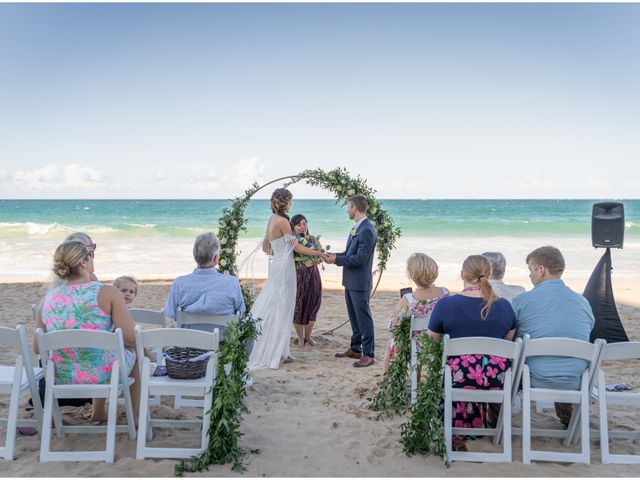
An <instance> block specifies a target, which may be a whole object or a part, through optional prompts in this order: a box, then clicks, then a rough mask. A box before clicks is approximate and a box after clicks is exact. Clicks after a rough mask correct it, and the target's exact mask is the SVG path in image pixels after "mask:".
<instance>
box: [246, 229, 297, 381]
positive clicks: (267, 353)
mask: <svg viewBox="0 0 640 480" xmlns="http://www.w3.org/2000/svg"><path fill="white" fill-rule="evenodd" d="M270 243H271V250H272V251H273V257H272V258H271V262H270V264H269V278H268V279H267V283H266V284H265V285H264V287H263V289H262V290H261V291H260V294H259V295H258V298H256V301H255V302H254V304H253V307H252V308H251V314H252V315H253V318H261V319H262V322H260V328H261V334H260V336H259V337H258V339H257V340H256V343H255V345H254V346H253V350H252V351H251V355H250V356H249V364H248V368H249V370H250V371H253V370H262V369H265V368H278V367H279V366H280V360H281V359H282V358H286V357H288V356H290V354H291V351H290V349H289V340H290V338H291V328H292V325H293V312H294V309H295V303H296V267H295V264H294V261H293V246H294V245H295V243H296V238H295V236H294V235H292V234H286V235H285V236H283V237H280V238H276V239H274V240H271V242H270Z"/></svg>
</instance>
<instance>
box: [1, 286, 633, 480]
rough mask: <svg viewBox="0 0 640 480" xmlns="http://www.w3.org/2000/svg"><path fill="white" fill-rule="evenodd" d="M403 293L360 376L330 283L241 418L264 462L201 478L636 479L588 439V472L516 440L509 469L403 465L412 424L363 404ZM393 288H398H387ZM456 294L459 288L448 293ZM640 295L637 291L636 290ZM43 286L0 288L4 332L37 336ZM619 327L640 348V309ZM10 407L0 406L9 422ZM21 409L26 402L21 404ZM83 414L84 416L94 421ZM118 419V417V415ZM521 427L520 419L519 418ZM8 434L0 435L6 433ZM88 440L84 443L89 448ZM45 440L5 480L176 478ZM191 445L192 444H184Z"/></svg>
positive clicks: (156, 300)
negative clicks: (82, 456) (525, 460)
mask: <svg viewBox="0 0 640 480" xmlns="http://www.w3.org/2000/svg"><path fill="white" fill-rule="evenodd" d="M400 285H403V286H405V285H407V282H406V281H402V282H401V283H398V284H397V285H391V286H390V282H387V283H386V285H385V288H387V289H386V290H381V291H378V292H377V293H376V295H375V296H374V298H373V300H372V303H371V306H372V312H373V316H374V320H375V334H376V356H377V362H376V364H375V365H374V366H373V367H370V368H365V369H356V368H353V367H352V366H351V363H352V361H351V360H348V359H339V358H334V356H333V354H334V353H335V352H336V351H341V350H344V349H345V348H346V347H347V346H348V339H349V337H350V328H349V326H348V324H347V325H345V326H343V327H341V328H339V329H337V330H336V331H335V333H334V334H332V335H323V334H322V333H323V332H326V331H327V330H330V329H332V328H334V327H337V326H338V325H340V324H341V323H342V322H344V321H345V320H346V308H345V304H344V300H343V291H342V289H341V288H340V287H339V285H338V282H337V281H336V280H335V279H333V280H332V279H327V280H326V281H325V290H324V294H323V304H322V308H321V310H320V314H319V317H318V321H317V322H316V331H315V335H314V338H315V339H316V341H317V345H316V346H314V347H310V346H308V345H307V346H305V348H304V349H300V348H298V347H297V346H295V343H294V341H293V339H292V342H291V345H292V347H291V349H292V353H293V355H294V356H295V357H296V358H297V361H295V362H294V363H291V364H286V365H283V366H282V367H281V368H280V369H279V370H265V371H261V372H256V373H255V374H254V375H253V376H254V386H253V387H251V388H249V389H248V397H247V399H246V406H247V408H248V410H249V412H248V413H246V414H245V416H244V420H243V423H242V427H241V430H242V432H243V433H244V436H243V437H242V438H241V442H240V444H241V446H242V447H243V448H245V449H247V450H252V449H259V450H260V453H258V454H248V455H247V457H246V458H245V465H246V468H247V471H246V472H245V473H244V474H239V473H236V472H233V471H232V470H231V465H212V466H211V467H210V468H209V470H208V471H205V472H204V473H203V474H201V475H202V476H243V477H261V476H268V477H306V476H311V477H387V476H393V477H396V476H400V477H402V476H407V477H410V476H417V477H429V476H465V477H478V476H548V477H555V476H598V477H600V476H636V475H637V472H638V468H637V466H633V465H614V466H612V465H608V466H605V465H602V464H600V449H599V446H598V443H599V441H598V440H597V439H596V438H595V436H594V435H593V434H592V440H591V462H592V464H591V465H580V464H563V463H555V462H539V463H534V464H532V465H524V464H522V463H521V459H522V449H521V446H522V443H521V440H520V438H519V437H517V436H514V441H513V452H514V453H513V458H514V461H513V463H511V464H506V463H499V464H490V463H485V464H477V463H465V462H456V463H454V464H453V465H452V466H451V467H450V468H448V469H447V468H445V466H444V464H443V462H442V460H441V459H440V458H435V457H423V456H420V455H418V456H413V457H407V456H406V455H405V454H404V453H403V451H402V445H401V444H400V443H399V439H400V425H401V424H402V423H404V422H405V421H406V419H407V418H406V417H395V418H392V419H385V420H382V421H375V420H371V419H370V418H369V417H370V416H371V415H372V412H371V411H369V410H368V409H367V406H366V405H367V397H370V396H372V395H373V394H374V392H375V387H376V383H377V382H378V381H379V380H380V379H381V378H382V356H383V353H384V347H385V344H386V342H387V339H388V331H387V328H386V323H387V316H388V313H389V312H390V311H391V310H392V309H393V307H394V305H395V304H396V302H397V299H398V293H397V291H398V290H397V287H399V286H400ZM169 286H170V282H166V281H162V282H152V283H144V284H142V285H141V287H140V292H139V295H138V297H137V298H136V300H135V302H134V306H136V307H147V308H155V309H159V308H161V307H162V306H163V304H164V301H165V299H166V295H167V292H168V290H169ZM391 287H393V288H391ZM451 287H454V285H451ZM629 288H631V289H632V290H633V291H635V292H638V291H639V290H638V285H634V286H630V287H629ZM45 289H46V286H45V285H43V284H41V283H23V284H17V283H13V284H0V324H3V325H16V324H18V323H23V324H24V325H26V329H27V332H28V334H29V335H31V334H32V332H33V319H32V315H31V304H32V303H35V302H37V301H39V299H40V298H41V296H42V294H43V293H44V291H45ZM618 309H619V311H620V314H621V317H622V322H623V324H624V326H625V328H626V330H627V333H628V335H629V337H630V338H631V339H632V340H637V339H639V338H640V309H638V308H636V307H633V306H628V305H625V304H620V303H619V304H618ZM14 355H15V352H13V351H6V350H3V351H0V364H6V363H9V362H12V361H13V358H14ZM606 369H607V374H608V375H609V377H608V378H607V382H610V383H613V382H627V383H630V384H632V385H634V384H636V383H637V378H639V374H640V365H638V363H637V362H627V363H626V364H621V363H620V362H616V363H615V364H612V365H607V366H606ZM7 403H8V402H7V401H6V400H3V401H2V402H1V403H0V409H2V411H3V413H5V414H6V409H7ZM23 403H24V399H23ZM155 408H157V409H160V410H161V412H160V413H159V416H165V417H167V418H176V417H177V416H184V415H186V416H193V415H196V410H190V409H184V410H181V411H180V412H175V411H173V410H172V409H171V408H170V403H169V399H168V398H165V399H163V405H162V406H161V407H155ZM86 410H87V409H85V411H84V413H88V412H87V411H86ZM611 410H612V415H610V422H611V424H612V426H615V427H622V426H625V427H631V428H635V429H638V428H640V420H639V419H640V416H639V415H638V413H637V410H634V409H627V408H620V407H614V408H612V409H611ZM120 414H121V415H122V412H121V413H120ZM534 419H535V420H534V421H535V423H536V425H548V426H554V427H559V425H560V424H559V422H558V421H557V420H556V419H555V415H554V414H553V412H552V411H551V410H548V411H545V412H544V413H542V414H537V415H534ZM514 423H515V424H517V425H519V424H520V419H519V418H518V416H515V417H514ZM590 423H591V427H592V428H597V424H598V417H597V408H596V407H595V406H594V405H593V404H592V407H591V418H590ZM0 432H1V433H2V434H4V432H3V431H0ZM74 437H75V436H68V437H65V439H63V440H57V439H55V438H54V445H55V444H58V445H66V446H73V448H78V447H79V446H81V445H82V448H87V449H88V448H103V443H102V442H103V439H104V437H103V436H95V437H93V436H80V437H79V438H74ZM194 438H196V435H195V434H194V433H193V432H189V431H187V430H174V431H169V430H162V429H160V430H156V439H157V441H159V442H163V444H164V445H181V446H187V445H193V442H194ZM87 439H88V440H87ZM39 442H40V438H39V437H38V436H35V437H25V436H20V435H19V436H18V438H17V440H16V456H17V459H16V460H15V461H12V462H9V461H6V460H0V476H7V477H12V476H29V477H40V476H47V477H59V476H64V477H76V476H81V477H85V476H86V477H89V476H90V477H94V476H108V477H117V476H144V477H169V476H173V472H174V465H175V464H176V461H175V460H144V461H139V460H136V459H135V443H134V442H131V441H130V440H129V438H128V436H127V435H125V434H119V435H118V438H117V441H116V462H115V464H112V465H109V464H105V463H98V462H53V463H47V464H41V463H39V462H38V452H39V446H40V443H39ZM187 442H191V443H187ZM533 445H534V447H537V448H545V449H552V450H560V449H562V450H565V447H563V446H562V444H561V443H560V441H558V440H552V439H534V441H533ZM469 446H470V449H473V450H475V449H478V450H485V451H489V450H492V449H493V448H494V447H493V445H492V444H491V443H490V441H489V439H481V440H476V441H471V442H469ZM612 451H613V452H616V451H617V452H629V453H635V454H640V446H638V445H635V444H633V443H631V442H629V441H627V440H616V441H615V446H614V447H613V448H612Z"/></svg>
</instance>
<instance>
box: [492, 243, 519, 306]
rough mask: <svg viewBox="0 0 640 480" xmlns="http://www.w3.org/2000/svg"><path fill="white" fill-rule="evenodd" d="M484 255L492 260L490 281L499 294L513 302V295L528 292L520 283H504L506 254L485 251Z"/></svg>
mask: <svg viewBox="0 0 640 480" xmlns="http://www.w3.org/2000/svg"><path fill="white" fill-rule="evenodd" d="M482 256H483V257H486V258H487V259H488V260H489V262H491V277H489V283H491V288H493V291H494V292H495V294H496V295H497V296H499V297H500V298H504V299H505V300H507V301H509V302H511V300H513V297H515V296H516V295H520V294H521V293H524V292H526V290H525V288H524V287H521V286H520V285H507V284H506V283H504V281H503V278H504V271H505V269H506V268H507V259H506V258H504V255H502V254H501V253H500V252H484V253H483V254H482Z"/></svg>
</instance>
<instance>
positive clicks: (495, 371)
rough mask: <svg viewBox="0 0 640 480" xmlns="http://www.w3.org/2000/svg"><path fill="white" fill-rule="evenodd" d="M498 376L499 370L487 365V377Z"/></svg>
mask: <svg viewBox="0 0 640 480" xmlns="http://www.w3.org/2000/svg"><path fill="white" fill-rule="evenodd" d="M496 375H498V369H497V368H493V367H492V366H491V365H487V377H489V378H496Z"/></svg>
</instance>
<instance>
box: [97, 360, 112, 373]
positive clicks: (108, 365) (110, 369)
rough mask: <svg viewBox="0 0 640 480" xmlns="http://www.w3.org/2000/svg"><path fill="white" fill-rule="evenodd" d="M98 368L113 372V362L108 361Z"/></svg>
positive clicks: (102, 370) (105, 371)
mask: <svg viewBox="0 0 640 480" xmlns="http://www.w3.org/2000/svg"><path fill="white" fill-rule="evenodd" d="M98 370H100V371H101V372H104V373H111V371H112V370H113V362H110V363H108V364H107V365H101V366H99V367H98Z"/></svg>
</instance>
